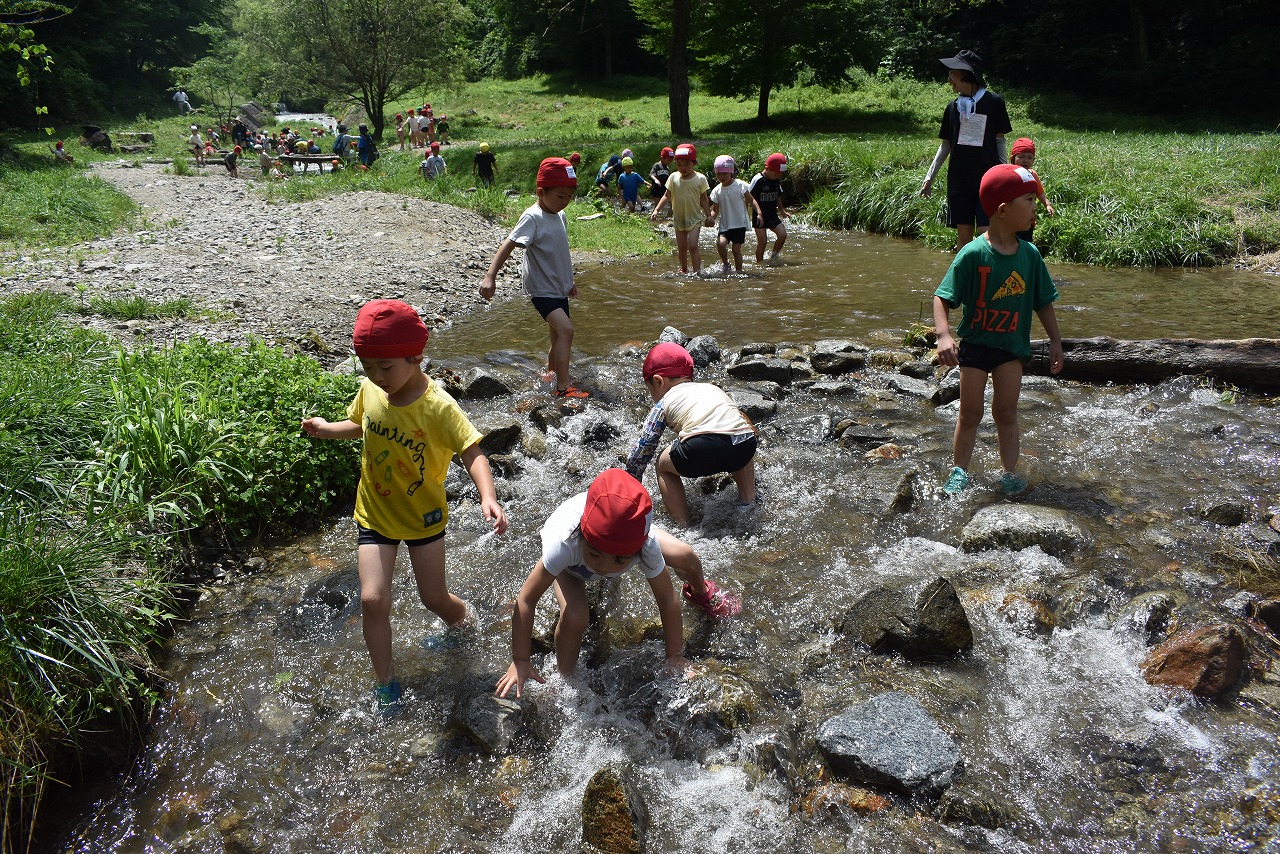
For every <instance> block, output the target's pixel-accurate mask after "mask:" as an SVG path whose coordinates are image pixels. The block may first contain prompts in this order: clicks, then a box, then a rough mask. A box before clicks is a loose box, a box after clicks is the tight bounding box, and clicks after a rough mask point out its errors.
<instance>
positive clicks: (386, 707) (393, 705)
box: [373, 677, 404, 720]
mask: <svg viewBox="0 0 1280 854" xmlns="http://www.w3.org/2000/svg"><path fill="white" fill-rule="evenodd" d="M402 693H403V692H402V691H401V689H400V680H399V679H396V678H394V677H392V678H391V679H390V680H389V681H387V682H379V683H378V684H377V685H374V686H373V700H374V702H375V703H376V704H377V707H378V716H379V717H381V718H383V719H384V720H386V719H390V718H394V717H395V716H396V715H398V714H400V712H401V711H402V710H403V708H404V704H403V703H401V702H400V697H401V694H402Z"/></svg>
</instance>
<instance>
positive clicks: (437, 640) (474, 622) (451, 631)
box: [422, 602, 480, 652]
mask: <svg viewBox="0 0 1280 854" xmlns="http://www.w3.org/2000/svg"><path fill="white" fill-rule="evenodd" d="M466 604H467V616H465V617H464V618H463V619H462V622H461V623H458V625H456V626H449V627H448V628H446V629H445V630H444V631H443V632H440V633H438V634H434V635H427V636H426V637H425V638H423V639H422V648H423V649H425V650H426V651H427V652H453V651H454V650H457V649H461V648H462V647H464V646H467V645H468V644H471V643H474V642H475V641H476V639H477V638H478V637H479V636H480V618H479V617H478V616H477V615H476V609H475V608H474V607H472V605H471V603H470V602H467V603H466Z"/></svg>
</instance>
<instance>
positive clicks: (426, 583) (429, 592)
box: [409, 538, 467, 626]
mask: <svg viewBox="0 0 1280 854" xmlns="http://www.w3.org/2000/svg"><path fill="white" fill-rule="evenodd" d="M409 563H410V565H411V566H412V567H413V577H414V579H415V580H416V581H417V582H418V598H420V599H421V600H422V604H423V605H426V606H427V610H429V611H431V613H433V614H435V615H436V616H437V617H439V618H440V619H442V620H444V622H445V625H448V626H456V625H459V624H460V623H462V622H463V621H465V620H466V619H467V605H466V603H465V602H463V601H462V600H461V599H459V598H458V597H457V596H454V595H453V594H452V593H450V592H449V588H448V586H447V585H446V583H445V574H444V538H441V539H438V540H436V541H435V542H432V543H427V544H426V545H425V546H414V547H413V548H411V549H409Z"/></svg>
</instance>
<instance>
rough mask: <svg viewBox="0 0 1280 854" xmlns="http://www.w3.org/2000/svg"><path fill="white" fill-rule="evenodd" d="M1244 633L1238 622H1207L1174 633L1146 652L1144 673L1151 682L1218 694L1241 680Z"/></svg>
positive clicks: (1196, 693)
mask: <svg viewBox="0 0 1280 854" xmlns="http://www.w3.org/2000/svg"><path fill="white" fill-rule="evenodd" d="M1244 662H1245V643H1244V635H1242V634H1241V633H1240V630H1239V629H1237V628H1236V627H1235V626H1226V625H1218V626H1208V627H1206V628H1202V629H1193V630H1189V631H1185V632H1181V633H1179V634H1177V635H1174V636H1173V637H1172V638H1170V639H1169V640H1167V641H1165V642H1164V643H1162V644H1160V645H1159V646H1157V647H1156V648H1155V649H1153V650H1151V652H1150V653H1148V654H1147V657H1146V658H1145V659H1143V661H1142V677H1143V678H1144V679H1146V680H1147V682H1149V683H1151V684H1152V685H1164V686H1167V687H1171V688H1183V689H1185V690H1187V691H1190V692H1191V693H1192V694H1195V695H1196V696H1197V697H1216V696H1218V695H1219V694H1221V693H1223V692H1224V691H1226V690H1227V689H1228V688H1230V687H1232V686H1233V685H1235V684H1236V683H1237V682H1238V681H1240V675H1241V673H1242V672H1243V670H1244Z"/></svg>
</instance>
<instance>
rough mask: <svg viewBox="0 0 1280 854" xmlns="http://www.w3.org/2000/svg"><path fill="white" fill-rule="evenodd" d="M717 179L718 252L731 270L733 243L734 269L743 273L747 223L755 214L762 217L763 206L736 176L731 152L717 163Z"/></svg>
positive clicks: (713, 203)
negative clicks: (761, 207) (730, 257)
mask: <svg viewBox="0 0 1280 854" xmlns="http://www.w3.org/2000/svg"><path fill="white" fill-rule="evenodd" d="M715 170H716V181H717V182H718V183H717V184H716V186H715V187H713V188H712V189H711V196H710V200H711V215H712V216H713V217H715V218H716V222H717V223H718V227H717V229H716V232H717V234H716V251H717V252H719V253H720V265H721V267H722V269H723V270H724V272H726V273H727V272H729V246H730V245H732V246H733V269H734V270H735V271H737V272H739V273H741V272H742V244H743V243H745V242H746V240H747V226H748V225H750V223H751V220H752V217H759V216H761V212H760V205H759V203H758V202H756V199H755V196H753V195H751V190H750V188H749V187H748V186H747V182H746V181H742V180H739V179H737V178H735V177H734V174H735V173H736V172H737V170H738V164H737V163H735V162H734V160H733V158H732V157H730V156H729V155H728V154H721V155H720V156H719V157H717V158H716V162H715Z"/></svg>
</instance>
